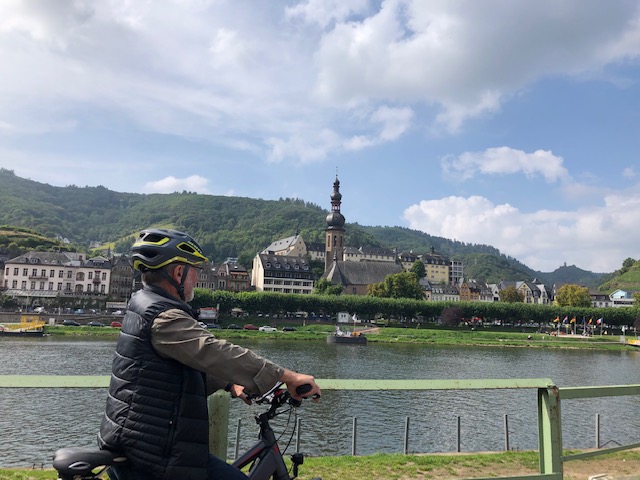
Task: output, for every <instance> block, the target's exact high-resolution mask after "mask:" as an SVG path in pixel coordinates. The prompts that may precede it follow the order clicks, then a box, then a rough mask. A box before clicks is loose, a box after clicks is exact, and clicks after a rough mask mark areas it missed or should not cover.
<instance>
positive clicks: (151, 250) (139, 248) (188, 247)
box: [131, 228, 209, 272]
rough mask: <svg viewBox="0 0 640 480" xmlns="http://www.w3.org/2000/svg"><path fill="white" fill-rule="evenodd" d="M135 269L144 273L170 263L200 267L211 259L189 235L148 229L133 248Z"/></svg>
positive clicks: (173, 231)
mask: <svg viewBox="0 0 640 480" xmlns="http://www.w3.org/2000/svg"><path fill="white" fill-rule="evenodd" d="M131 254H132V260H133V268H135V269H136V270H140V271H141V272H144V271H146V270H155V269H158V268H162V267H164V266H165V265H169V264H170V263H184V264H187V265H199V264H202V263H205V262H208V261H209V259H208V258H207V257H205V256H204V254H203V253H202V248H200V245H198V243H197V242H196V241H195V240H194V239H193V238H191V237H190V236H189V235H187V234H186V233H183V232H179V231H177V230H164V229H153V228H150V229H146V230H142V231H141V232H140V234H139V235H138V239H137V240H136V241H135V243H134V244H133V246H132V247H131Z"/></svg>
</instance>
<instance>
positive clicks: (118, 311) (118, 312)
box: [111, 310, 124, 315]
mask: <svg viewBox="0 0 640 480" xmlns="http://www.w3.org/2000/svg"><path fill="white" fill-rule="evenodd" d="M111 315H124V312H123V311H122V310H116V311H115V312H113V313H112V314H111Z"/></svg>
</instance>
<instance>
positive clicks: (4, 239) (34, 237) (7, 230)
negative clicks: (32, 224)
mask: <svg viewBox="0 0 640 480" xmlns="http://www.w3.org/2000/svg"><path fill="white" fill-rule="evenodd" d="M31 250H39V251H43V252H46V251H72V252H74V251H76V249H75V248H74V247H73V246H72V245H69V244H65V243H64V242H62V241H61V240H56V239H52V238H48V237H46V236H44V235H42V234H40V233H38V232H36V231H34V230H30V229H28V228H20V227H14V226H11V225H0V254H2V255H4V256H6V257H7V258H13V257H17V256H19V255H22V254H23V253H26V252H28V251H31Z"/></svg>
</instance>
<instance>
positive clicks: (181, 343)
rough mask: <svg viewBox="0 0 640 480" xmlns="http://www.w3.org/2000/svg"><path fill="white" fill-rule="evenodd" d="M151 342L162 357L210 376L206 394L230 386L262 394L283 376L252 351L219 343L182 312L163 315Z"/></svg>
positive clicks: (276, 366)
mask: <svg viewBox="0 0 640 480" xmlns="http://www.w3.org/2000/svg"><path fill="white" fill-rule="evenodd" d="M151 343H152V345H153V348H154V349H155V350H156V351H157V352H158V353H159V354H160V355H162V356H164V357H168V358H172V359H174V360H177V361H178V362H180V363H183V364H185V365H187V366H189V367H191V368H195V369H196V370H199V371H201V372H204V373H206V374H207V387H208V388H207V390H209V391H208V392H207V393H211V391H214V390H216V389H219V388H223V387H224V386H225V385H226V384H227V383H236V384H238V385H243V386H244V387H245V389H246V390H247V392H249V393H253V394H261V393H264V392H266V391H267V390H269V389H270V388H271V387H273V385H274V384H275V383H276V382H277V381H278V379H279V378H280V377H281V376H282V372H283V370H284V369H283V368H282V367H280V366H279V365H276V364H275V363H273V362H270V361H269V360H267V359H266V358H263V357H261V356H259V355H257V354H255V353H253V352H252V351H251V350H249V349H247V348H244V347H240V346H238V345H234V344H232V343H230V342H227V341H226V340H219V339H217V338H216V337H214V336H213V335H212V334H211V332H209V331H208V330H206V329H204V328H202V327H201V326H200V325H199V324H198V322H197V321H196V320H194V319H193V318H192V317H190V316H188V315H186V314H185V312H183V311H182V310H178V309H173V310H167V311H166V312H163V313H161V314H160V315H158V317H157V318H156V319H155V321H154V322H153V325H152V326H151Z"/></svg>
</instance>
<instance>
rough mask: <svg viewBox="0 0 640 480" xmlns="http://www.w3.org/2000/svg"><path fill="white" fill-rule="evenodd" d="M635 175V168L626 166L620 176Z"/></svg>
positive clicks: (628, 176)
mask: <svg viewBox="0 0 640 480" xmlns="http://www.w3.org/2000/svg"><path fill="white" fill-rule="evenodd" d="M636 175H637V174H636V169H635V168H634V167H627V168H625V169H624V170H623V171H622V176H623V177H625V178H634V177H635V176H636Z"/></svg>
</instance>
